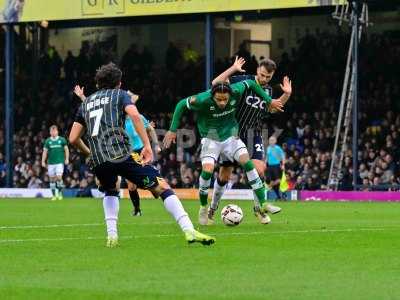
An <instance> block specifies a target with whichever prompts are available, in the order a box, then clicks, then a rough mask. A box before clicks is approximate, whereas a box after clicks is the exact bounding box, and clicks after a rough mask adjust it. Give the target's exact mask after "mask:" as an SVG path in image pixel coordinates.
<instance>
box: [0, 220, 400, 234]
mask: <svg viewBox="0 0 400 300" xmlns="http://www.w3.org/2000/svg"><path fill="white" fill-rule="evenodd" d="M118 224H119V225H124V226H125V225H132V226H141V225H166V224H171V225H173V224H175V222H174V221H172V220H171V221H163V222H140V221H139V222H137V223H136V222H129V223H126V222H122V223H118ZM273 224H274V225H275V224H286V222H284V221H274V222H273ZM96 226H105V223H83V224H45V225H16V226H0V230H9V229H46V228H63V227H96ZM387 227H400V224H391V225H388V226H386V227H385V226H382V227H380V228H387ZM370 228H377V227H370ZM317 230H318V231H320V230H323V229H317ZM296 232H298V231H296ZM307 232H308V231H307Z"/></svg>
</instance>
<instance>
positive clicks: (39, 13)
mask: <svg viewBox="0 0 400 300" xmlns="http://www.w3.org/2000/svg"><path fill="white" fill-rule="evenodd" d="M16 1H17V2H18V3H20V4H19V5H17V6H15V5H14V6H13V4H15V1H9V0H0V10H1V11H2V12H6V13H3V14H0V16H1V17H0V22H2V23H4V22H10V20H7V18H14V19H15V18H17V19H18V21H21V22H32V21H41V20H49V21H51V20H71V19H89V18H112V17H121V16H148V15H168V14H187V13H206V12H223V11H243V10H265V9H279V8H294V7H315V6H320V5H333V4H338V3H343V2H344V0H251V1H250V0H25V1H20V0H16ZM16 9H17V11H16ZM3 16H4V17H3ZM11 21H15V20H11Z"/></svg>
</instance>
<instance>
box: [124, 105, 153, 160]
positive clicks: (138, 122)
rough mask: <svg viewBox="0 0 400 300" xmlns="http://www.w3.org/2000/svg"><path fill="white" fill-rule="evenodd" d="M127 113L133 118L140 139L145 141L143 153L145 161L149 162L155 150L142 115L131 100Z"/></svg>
mask: <svg viewBox="0 0 400 300" xmlns="http://www.w3.org/2000/svg"><path fill="white" fill-rule="evenodd" d="M125 113H126V114H127V115H128V116H129V117H130V118H131V120H132V122H133V126H135V130H136V132H137V133H138V135H139V137H140V139H141V140H142V142H143V145H144V146H143V150H142V152H141V155H142V157H143V163H144V164H146V163H149V162H151V161H152V160H153V151H152V150H151V145H150V140H149V137H148V136H147V133H146V129H144V125H143V121H142V118H141V117H140V114H139V111H138V110H137V108H136V106H135V105H134V104H133V103H132V102H130V105H126V106H125Z"/></svg>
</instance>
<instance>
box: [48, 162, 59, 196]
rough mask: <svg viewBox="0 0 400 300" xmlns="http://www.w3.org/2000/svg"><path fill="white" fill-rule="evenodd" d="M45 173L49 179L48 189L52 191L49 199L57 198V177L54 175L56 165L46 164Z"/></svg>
mask: <svg viewBox="0 0 400 300" xmlns="http://www.w3.org/2000/svg"><path fill="white" fill-rule="evenodd" d="M47 173H48V174H49V180H50V190H51V193H52V195H53V196H52V197H51V200H52V201H54V200H57V196H58V193H57V177H56V165H48V166H47Z"/></svg>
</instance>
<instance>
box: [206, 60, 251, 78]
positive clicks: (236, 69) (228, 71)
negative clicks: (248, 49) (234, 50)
mask: <svg viewBox="0 0 400 300" xmlns="http://www.w3.org/2000/svg"><path fill="white" fill-rule="evenodd" d="M245 63H246V61H245V60H244V58H242V57H238V56H236V57H235V62H234V63H233V65H232V66H230V67H229V68H228V69H226V70H225V71H224V72H222V73H221V74H219V75H218V76H217V77H215V78H214V80H213V81H212V82H211V84H212V85H215V84H217V83H218V82H228V83H229V77H231V76H232V75H233V74H235V73H236V72H241V73H243V72H246V71H245V70H243V69H242V67H243V65H244V64H245Z"/></svg>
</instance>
